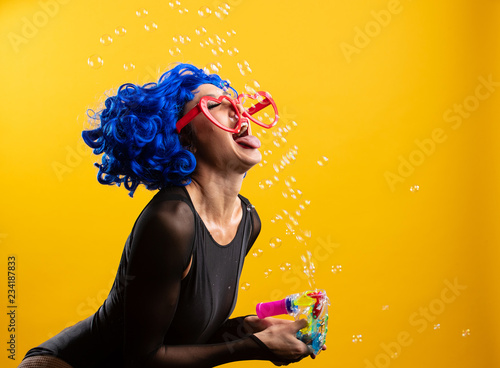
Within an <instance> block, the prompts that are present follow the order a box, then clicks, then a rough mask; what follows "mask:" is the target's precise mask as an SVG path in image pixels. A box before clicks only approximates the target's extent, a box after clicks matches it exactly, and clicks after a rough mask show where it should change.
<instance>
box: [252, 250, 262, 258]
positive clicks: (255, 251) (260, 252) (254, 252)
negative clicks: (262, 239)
mask: <svg viewBox="0 0 500 368" xmlns="http://www.w3.org/2000/svg"><path fill="white" fill-rule="evenodd" d="M262 253H264V251H263V250H262V249H256V250H254V251H253V253H252V256H254V257H260V256H261V255H262Z"/></svg>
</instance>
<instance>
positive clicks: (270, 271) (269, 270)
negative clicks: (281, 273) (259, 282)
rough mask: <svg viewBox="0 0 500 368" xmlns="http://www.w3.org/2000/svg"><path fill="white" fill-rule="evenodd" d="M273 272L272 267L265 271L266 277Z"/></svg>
mask: <svg viewBox="0 0 500 368" xmlns="http://www.w3.org/2000/svg"><path fill="white" fill-rule="evenodd" d="M272 272H273V270H271V269H270V268H268V269H267V270H265V271H264V276H265V277H266V279H267V278H268V277H269V276H270V275H271V273H272Z"/></svg>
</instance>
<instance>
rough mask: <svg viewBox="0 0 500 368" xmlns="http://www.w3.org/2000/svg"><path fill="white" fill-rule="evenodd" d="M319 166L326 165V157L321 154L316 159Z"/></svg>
mask: <svg viewBox="0 0 500 368" xmlns="http://www.w3.org/2000/svg"><path fill="white" fill-rule="evenodd" d="M316 162H317V163H318V165H319V166H326V164H327V163H328V157H326V156H322V157H321V158H320V159H319V160H318V161H316Z"/></svg>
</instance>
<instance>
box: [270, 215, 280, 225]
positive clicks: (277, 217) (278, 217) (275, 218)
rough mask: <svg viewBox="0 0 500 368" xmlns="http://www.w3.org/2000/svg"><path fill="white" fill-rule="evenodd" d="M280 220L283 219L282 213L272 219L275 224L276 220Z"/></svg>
mask: <svg viewBox="0 0 500 368" xmlns="http://www.w3.org/2000/svg"><path fill="white" fill-rule="evenodd" d="M279 220H283V217H281V215H279V214H278V215H276V216H274V218H272V219H271V222H272V223H273V224H274V223H275V222H277V221H279Z"/></svg>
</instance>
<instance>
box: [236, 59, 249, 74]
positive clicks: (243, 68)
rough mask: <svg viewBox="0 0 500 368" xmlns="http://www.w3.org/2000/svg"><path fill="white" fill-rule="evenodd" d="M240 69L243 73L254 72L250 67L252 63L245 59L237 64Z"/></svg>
mask: <svg viewBox="0 0 500 368" xmlns="http://www.w3.org/2000/svg"><path fill="white" fill-rule="evenodd" d="M236 65H237V66H238V69H239V70H240V73H241V75H246V74H250V73H252V69H251V68H250V64H248V61H246V60H243V61H240V62H239V63H237V64H236Z"/></svg>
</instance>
